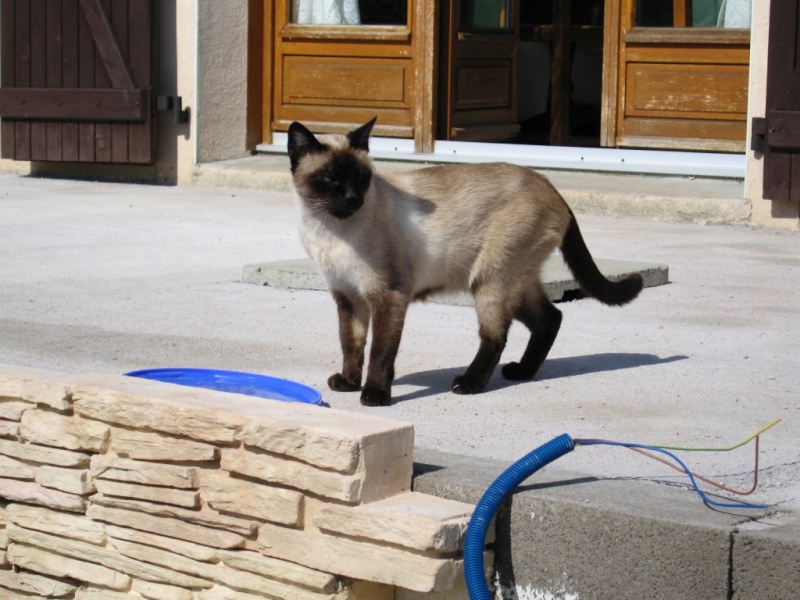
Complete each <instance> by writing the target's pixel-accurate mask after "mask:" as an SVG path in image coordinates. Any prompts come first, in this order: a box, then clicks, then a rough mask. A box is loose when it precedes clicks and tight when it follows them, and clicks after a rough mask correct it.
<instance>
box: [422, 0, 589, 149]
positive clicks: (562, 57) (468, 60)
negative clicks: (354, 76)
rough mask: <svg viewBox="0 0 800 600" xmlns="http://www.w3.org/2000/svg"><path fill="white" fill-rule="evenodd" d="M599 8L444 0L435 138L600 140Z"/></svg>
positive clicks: (578, 3) (565, 0)
mask: <svg viewBox="0 0 800 600" xmlns="http://www.w3.org/2000/svg"><path fill="white" fill-rule="evenodd" d="M604 8H605V1H604V0H549V1H545V2H530V1H528V2H525V1H522V0H453V1H452V2H449V3H448V2H445V3H442V14H441V16H440V23H441V32H440V53H439V56H440V74H441V76H440V80H439V101H440V104H439V124H438V127H437V135H438V138H439V139H443V140H464V141H492V142H504V143H514V144H549V145H558V146H561V145H571V146H599V145H600V130H601V105H602V98H603V89H602V88H603V43H604V38H603V30H604Z"/></svg>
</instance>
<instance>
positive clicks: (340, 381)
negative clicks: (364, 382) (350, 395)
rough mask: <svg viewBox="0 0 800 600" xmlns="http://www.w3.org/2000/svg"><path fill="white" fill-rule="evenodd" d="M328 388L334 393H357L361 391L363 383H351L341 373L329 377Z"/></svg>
mask: <svg viewBox="0 0 800 600" xmlns="http://www.w3.org/2000/svg"><path fill="white" fill-rule="evenodd" d="M328 387H329V388H331V389H332V390H333V391H334V392H355V391H357V390H360V389H361V382H360V381H351V380H349V379H346V378H345V376H344V375H342V374H341V373H334V374H333V375H331V376H330V377H328Z"/></svg>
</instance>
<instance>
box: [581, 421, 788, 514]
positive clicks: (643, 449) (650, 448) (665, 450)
mask: <svg viewBox="0 0 800 600" xmlns="http://www.w3.org/2000/svg"><path fill="white" fill-rule="evenodd" d="M780 421H781V420H780V419H775V420H773V421H771V422H770V423H768V424H766V425H764V427H762V428H761V429H759V430H758V431H756V432H755V433H754V434H753V435H751V436H750V437H748V438H746V439H745V440H743V441H741V442H739V443H738V444H734V445H732V446H727V447H724V448H708V447H699V448H698V447H688V446H668V445H652V444H634V443H628V442H614V441H610V440H600V439H588V438H584V439H575V445H576V446H578V445H584V446H586V445H598V444H602V445H608V446H622V447H625V448H629V449H631V450H634V451H635V452H639V453H640V454H644V455H645V456H647V457H649V458H652V459H654V460H657V461H659V462H660V463H663V464H665V465H667V466H668V467H670V468H671V469H675V470H676V471H682V472H684V473H686V475H687V476H688V477H689V480H690V481H691V483H692V487H693V488H694V491H695V492H696V493H697V494H698V495H699V496H700V498H701V499H702V500H703V502H705V503H706V504H708V505H711V506H718V507H725V508H766V505H765V504H748V503H745V502H735V503H724V502H719V501H716V500H711V499H710V498H709V497H708V496H707V495H706V494H705V493H704V492H703V491H702V490H701V489H700V487H699V486H698V485H697V480H698V479H699V480H700V481H703V482H705V483H708V484H709V485H712V486H714V487H716V488H717V489H720V490H724V491H726V492H730V493H732V494H737V495H740V496H747V495H749V494H752V493H753V492H754V491H755V490H756V487H758V449H759V437H760V436H761V434H762V433H764V432H765V431H767V430H768V429H770V428H771V427H773V426H775V425H777V424H778V423H780ZM753 440H755V466H754V469H753V485H752V487H751V488H750V489H749V490H747V491H742V490H735V489H733V488H730V487H728V486H726V485H724V484H722V483H718V482H716V481H714V480H713V479H710V478H708V477H703V476H702V475H698V474H696V473H694V472H693V471H691V470H690V469H689V468H688V467H687V466H686V465H685V464H684V463H683V461H681V460H680V459H679V458H678V457H677V456H676V455H675V454H673V453H672V452H669V450H682V451H686V452H730V451H731V450H736V449H737V448H741V447H742V446H744V445H745V444H747V443H749V442H751V441H753ZM653 452H658V453H661V454H665V455H667V456H669V457H670V458H671V459H672V460H674V461H675V462H676V463H677V464H678V465H679V466H676V465H675V464H673V463H671V462H670V461H668V460H666V459H664V458H661V457H660V456H656V455H655V454H653Z"/></svg>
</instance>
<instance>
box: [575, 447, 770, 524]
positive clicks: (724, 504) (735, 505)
mask: <svg viewBox="0 0 800 600" xmlns="http://www.w3.org/2000/svg"><path fill="white" fill-rule="evenodd" d="M575 445H576V446H598V445H602V446H622V447H624V448H642V449H644V450H652V451H653V452H660V453H661V454H666V455H667V456H669V457H670V458H672V459H673V460H674V461H675V462H676V463H678V464H679V465H680V466H681V468H682V469H683V470H684V472H685V473H686V475H687V476H688V477H689V481H691V482H692V487H693V488H694V491H695V492H697V495H698V496H700V498H701V499H702V500H703V502H705V503H706V504H708V505H709V506H717V507H720V508H756V509H766V508H767V505H766V504H747V503H745V502H719V501H717V500H712V499H711V498H709V497H708V496H707V495H706V494H705V493H704V492H703V490H701V489H700V487H699V486H698V485H697V481H696V480H695V478H694V475H692V472H691V471H690V470H689V467H687V466H686V465H685V464H684V463H683V461H682V460H681V459H680V458H678V457H677V456H675V454H673V453H672V452H669V451H668V450H664V449H663V448H659V447H658V446H647V445H645V444H634V443H630V442H610V441H605V440H585V439H576V440H575Z"/></svg>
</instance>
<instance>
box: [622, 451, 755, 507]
mask: <svg viewBox="0 0 800 600" xmlns="http://www.w3.org/2000/svg"><path fill="white" fill-rule="evenodd" d="M755 442H756V443H755V448H756V451H755V454H756V456H755V466H754V469H753V486H752V487H751V488H750V489H749V490H747V491H742V490H734V489H733V488H729V487H728V486H726V485H724V484H722V483H719V482H717V481H714V480H713V479H710V478H708V477H704V476H702V475H698V474H697V473H695V472H693V471H692V472H691V473H692V475H693V476H694V477H695V479H699V480H700V481H704V482H706V483H707V484H709V485H713V486H714V487H715V488H718V489H720V490H724V491H726V492H730V493H731V494H737V495H739V496H749V495H750V494H752V493H753V492H755V491H756V488H757V487H758V436H756V437H755ZM630 449H631V450H635V451H636V452H638V453H639V454H644V455H645V456H647V457H649V458H652V459H653V460H657V461H658V462H660V463H664V464H665V465H667V466H668V467H670V468H671V469H675V470H676V471H680V472H681V473H684V472H685V471H684V470H683V469H682V468H681V467H679V466H677V465H674V464H673V463H671V462H669V461H668V460H666V459H664V458H661V457H660V456H656V455H655V454H651V453H650V452H648V451H647V450H643V449H642V448H630Z"/></svg>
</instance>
